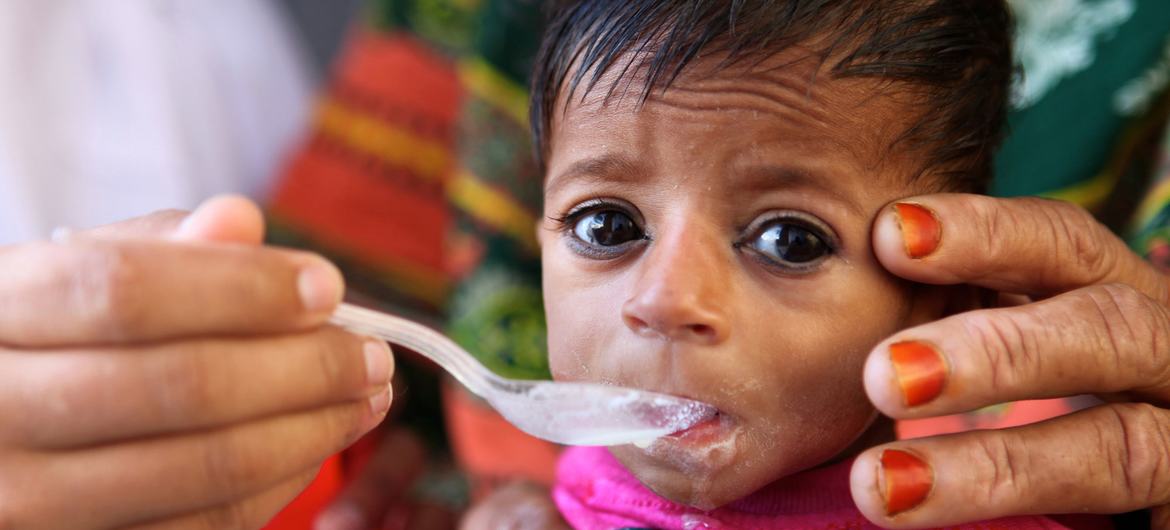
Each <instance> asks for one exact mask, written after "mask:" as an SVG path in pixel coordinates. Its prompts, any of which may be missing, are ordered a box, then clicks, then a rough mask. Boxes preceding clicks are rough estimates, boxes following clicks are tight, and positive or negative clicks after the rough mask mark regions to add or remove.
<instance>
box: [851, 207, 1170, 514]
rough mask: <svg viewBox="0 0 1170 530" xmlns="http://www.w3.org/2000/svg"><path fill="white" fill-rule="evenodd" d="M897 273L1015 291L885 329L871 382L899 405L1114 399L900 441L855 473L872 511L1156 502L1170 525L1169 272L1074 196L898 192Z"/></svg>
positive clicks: (861, 498)
mask: <svg viewBox="0 0 1170 530" xmlns="http://www.w3.org/2000/svg"><path fill="white" fill-rule="evenodd" d="M873 236H874V237H873V239H874V247H875V252H876V254H877V257H878V259H879V260H880V261H881V263H882V264H883V265H884V266H885V267H886V268H887V269H889V270H890V271H891V272H893V273H894V274H896V275H898V276H901V277H903V278H906V279H909V280H913V281H916V282H922V283H928V284H971V285H975V286H979V287H982V288H987V289H990V290H993V291H996V292H999V293H1000V294H1001V295H1007V296H1011V297H1013V298H1015V300H1016V302H1015V303H1014V304H1013V305H1011V306H1010V307H998V308H994V309H982V310H976V311H971V312H967V313H961V314H958V315H955V316H951V317H949V318H945V319H942V320H939V321H936V322H932V323H929V324H925V325H922V326H918V327H914V328H911V329H907V330H905V331H903V332H900V333H898V334H896V335H895V336H893V337H890V338H889V339H887V340H885V341H883V342H882V343H881V344H880V345H878V346H877V347H876V348H875V349H874V350H873V351H872V352H871V354H870V356H869V358H868V360H867V363H866V366H865V388H866V392H867V393H868V395H869V397H870V399H871V400H872V401H873V403H874V404H875V405H876V406H877V408H878V409H879V410H880V411H881V412H883V413H885V414H887V415H889V416H891V417H893V418H922V417H928V416H938V415H944V414H952V413H958V412H964V411H969V410H973V409H976V408H979V407H983V406H986V405H991V404H995V403H1001V402H1006V401H1014V400H1021V399H1037V398H1053V397H1059V396H1070V395H1076V394H1084V393H1090V394H1097V395H1099V396H1101V397H1102V398H1103V399H1104V400H1105V401H1107V402H1108V403H1107V404H1103V405H1100V406H1097V407H1094V408H1091V409H1088V410H1084V411H1081V412H1077V413H1074V414H1071V415H1067V416H1064V417H1061V418H1058V419H1054V420H1050V421H1047V422H1043V423H1040V424H1035V425H1030V426H1025V427H1020V428H1015V429H1007V430H989V431H977V432H969V433H963V434H957V435H951V436H942V437H932V438H922V439H916V440H906V441H899V442H895V443H891V444H887V445H884V446H880V447H876V448H873V449H870V450H868V451H866V452H864V453H862V455H861V456H860V457H859V458H858V459H857V461H856V463H855V464H854V467H853V473H852V477H851V479H852V491H853V497H854V500H855V501H856V502H857V504H858V507H859V508H860V509H861V511H862V512H863V513H864V514H865V515H866V517H868V518H869V519H870V520H871V521H873V522H874V523H876V524H878V525H881V526H886V527H892V528H919V527H926V526H942V525H950V524H956V523H961V522H969V521H976V520H985V519H992V518H996V517H1000V516H1006V515H1023V514H1056V513H1119V512H1126V511H1132V510H1137V509H1142V508H1146V507H1155V509H1154V511H1153V513H1152V516H1153V520H1154V525H1155V527H1157V528H1164V527H1166V526H1167V525H1170V517H1168V515H1170V513H1168V512H1167V509H1166V508H1165V507H1164V505H1166V504H1168V503H1170V410H1167V409H1166V405H1167V404H1168V403H1170V310H1168V309H1167V303H1168V301H1170V300H1168V290H1170V284H1168V282H1167V279H1166V278H1165V277H1164V276H1163V275H1162V274H1160V273H1159V272H1157V271H1156V270H1155V269H1154V268H1153V267H1151V266H1150V265H1149V264H1147V263H1145V262H1144V261H1143V260H1142V259H1141V258H1139V257H1138V256H1137V255H1135V254H1134V253H1132V252H1131V251H1130V250H1129V249H1128V248H1126V246H1125V245H1124V244H1123V243H1122V242H1121V241H1120V240H1118V239H1117V238H1116V237H1115V236H1113V235H1112V234H1111V233H1110V232H1109V231H1108V230H1106V229H1105V228H1104V227H1103V226H1101V225H1100V224H1098V223H1097V222H1096V221H1094V220H1093V219H1092V217H1091V216H1090V215H1089V214H1088V213H1086V212H1085V211H1084V210H1081V209H1080V208H1077V207H1074V206H1072V205H1069V204H1066V203H1061V202H1056V201H1049V200H1043V199H1034V198H1029V199H993V198H988V197H980V196H971V195H959V194H939V195H929V196H921V197H914V198H911V199H906V200H903V201H899V202H898V203H897V204H895V205H893V206H891V207H890V208H888V209H887V210H886V211H883V212H882V213H881V214H880V216H879V218H878V219H877V221H876V225H875V228H874V233H873Z"/></svg>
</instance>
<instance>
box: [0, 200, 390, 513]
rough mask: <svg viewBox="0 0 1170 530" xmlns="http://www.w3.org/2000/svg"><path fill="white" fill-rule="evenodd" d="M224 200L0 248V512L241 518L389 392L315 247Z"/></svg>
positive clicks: (373, 346) (251, 209)
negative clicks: (280, 241)
mask: <svg viewBox="0 0 1170 530" xmlns="http://www.w3.org/2000/svg"><path fill="white" fill-rule="evenodd" d="M262 232H263V222H262V220H261V217H260V215H259V211H258V209H257V208H256V207H255V206H254V205H252V204H251V203H249V202H247V201H245V200H243V199H233V198H225V199H219V200H213V201H211V202H209V203H208V204H206V205H204V206H203V207H201V208H200V209H199V210H197V211H196V212H195V213H193V214H191V216H185V215H183V214H181V213H177V212H164V213H160V214H158V215H154V216H148V217H146V218H142V219H138V220H134V221H131V222H127V223H122V224H118V225H113V226H108V227H103V228H100V229H96V230H93V231H90V232H83V233H75V234H69V235H64V236H63V237H60V238H57V242H54V243H30V244H25V245H16V246H11V247H0V271H4V274H3V275H2V276H0V528H22V529H23V528H70V529H72V528H127V527H134V528H167V529H170V528H174V529H202V528H208V529H210V528H216V529H221V528H252V527H259V526H260V525H262V524H264V523H265V522H266V521H267V520H268V519H269V518H271V516H272V515H273V514H275V513H276V512H277V511H278V510H279V509H280V508H281V507H283V506H284V505H285V504H287V503H288V502H289V501H290V500H291V499H292V498H293V497H294V496H295V495H296V494H297V492H299V491H300V490H301V489H303V487H304V486H305V485H306V484H308V482H309V481H311V479H312V478H313V477H314V475H315V474H316V471H317V468H318V466H319V465H320V463H321V462H322V461H323V460H325V459H326V458H327V457H328V456H329V455H331V454H333V453H335V452H337V451H338V450H340V449H342V448H344V447H345V446H347V445H348V444H350V443H351V442H352V441H353V440H355V439H356V438H357V437H358V436H360V435H361V434H363V433H365V432H366V431H368V430H369V429H371V428H372V427H373V426H375V425H376V424H377V423H378V422H379V421H380V420H381V419H382V417H383V415H384V414H385V411H386V410H387V409H388V408H389V403H390V392H389V381H390V378H391V374H392V372H393V359H392V357H391V356H390V352H389V350H388V348H387V347H386V345H385V344H384V343H381V342H377V341H365V340H363V339H361V338H359V337H355V336H353V335H350V334H348V333H345V332H342V331H340V330H338V329H336V328H331V327H328V326H326V325H325V322H326V320H327V319H328V316H329V314H330V313H331V311H332V309H333V308H334V307H335V306H336V304H337V303H338V301H339V300H340V298H341V294H342V291H343V285H342V280H341V277H340V275H339V273H338V272H337V270H336V269H335V268H334V267H333V266H332V265H330V264H329V263H328V262H326V261H325V260H323V259H321V258H320V257H317V256H314V255H311V254H307V253H303V252H294V251H290V250H279V249H274V248H265V247H261V246H259V242H260V238H261V234H262Z"/></svg>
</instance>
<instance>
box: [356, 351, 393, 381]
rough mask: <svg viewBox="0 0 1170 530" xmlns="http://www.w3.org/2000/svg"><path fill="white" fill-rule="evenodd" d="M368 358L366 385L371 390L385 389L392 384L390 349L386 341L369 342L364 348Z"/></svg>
mask: <svg viewBox="0 0 1170 530" xmlns="http://www.w3.org/2000/svg"><path fill="white" fill-rule="evenodd" d="M362 352H363V353H364V354H365V356H366V384H367V386H369V387H371V388H377V387H383V386H386V385H388V384H390V378H391V377H392V376H393V374H391V365H392V363H393V361H392V360H391V358H390V347H389V346H387V345H386V343H385V342H384V341H381V340H377V339H372V340H367V341H366V343H365V344H364V345H363V346H362Z"/></svg>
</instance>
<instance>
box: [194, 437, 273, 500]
mask: <svg viewBox="0 0 1170 530" xmlns="http://www.w3.org/2000/svg"><path fill="white" fill-rule="evenodd" d="M238 438H239V437H238V436H234V435H232V434H231V433H223V434H222V435H218V436H212V437H210V438H209V439H208V441H207V442H206V443H205V444H204V445H203V455H202V466H203V469H202V472H203V478H204V481H205V484H206V486H207V487H209V488H211V489H213V490H216V491H239V490H242V489H247V488H248V487H249V486H250V485H252V484H256V483H257V482H259V481H260V480H261V479H262V478H263V468H262V464H261V462H262V461H263V460H264V459H263V458H250V457H249V455H245V454H243V451H242V450H241V444H240V443H239V440H238Z"/></svg>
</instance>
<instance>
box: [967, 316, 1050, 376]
mask: <svg viewBox="0 0 1170 530" xmlns="http://www.w3.org/2000/svg"><path fill="white" fill-rule="evenodd" d="M1020 318H1024V315H1023V314H1022V313H1020V312H1013V313H1005V312H1003V311H996V310H983V311H975V312H972V313H971V314H969V315H968V316H967V317H966V318H965V320H964V322H965V327H966V328H967V329H966V331H967V335H968V336H970V337H973V339H974V341H975V347H976V349H977V350H978V351H979V352H981V353H982V354H983V356H984V358H985V362H986V368H987V372H986V374H987V381H986V382H987V391H988V392H990V393H991V394H992V395H996V394H998V393H999V392H1000V391H1002V390H1005V389H1009V388H1011V387H1012V386H1013V385H1014V384H1015V382H1016V381H1019V380H1028V378H1029V377H1030V374H1033V373H1036V372H1040V371H1042V370H1043V369H1044V367H1043V358H1044V356H1043V355H1039V354H1038V352H1039V350H1038V348H1039V346H1038V345H1037V342H1036V338H1035V336H1034V335H1035V333H1037V332H1039V330H1042V329H1045V327H1044V326H1039V327H1037V326H1025V325H1023V324H1022V323H1021V322H1020V321H1019V319H1020ZM1025 327H1027V328H1028V329H1025Z"/></svg>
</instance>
